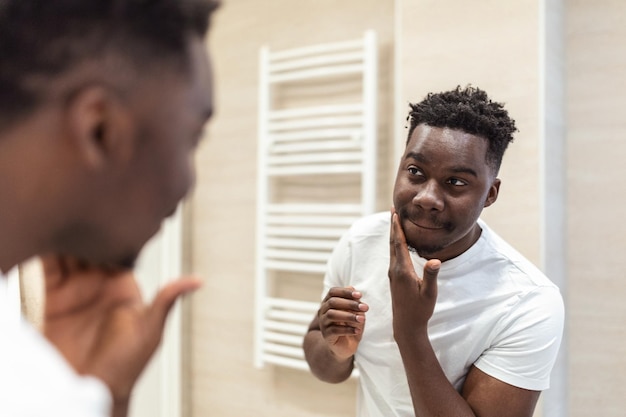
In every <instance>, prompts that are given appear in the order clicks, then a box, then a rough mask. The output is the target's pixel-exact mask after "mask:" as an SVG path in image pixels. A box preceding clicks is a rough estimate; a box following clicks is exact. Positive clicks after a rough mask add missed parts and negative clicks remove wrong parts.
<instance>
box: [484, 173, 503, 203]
mask: <svg viewBox="0 0 626 417" xmlns="http://www.w3.org/2000/svg"><path fill="white" fill-rule="evenodd" d="M499 192H500V178H494V180H493V182H492V183H491V187H489V192H488V193H487V198H486V199H485V205H484V207H489V206H490V205H492V204H493V203H495V202H496V200H497V199H498V193H499Z"/></svg>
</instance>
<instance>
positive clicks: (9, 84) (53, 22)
mask: <svg viewBox="0 0 626 417" xmlns="http://www.w3.org/2000/svg"><path fill="white" fill-rule="evenodd" d="M216 7H217V2H216V1H214V0H0V129H1V128H3V127H6V125H10V124H11V123H13V122H14V121H15V120H16V119H18V118H20V117H21V116H24V115H26V114H28V113H29V112H31V111H32V110H33V109H34V108H36V106H37V105H38V104H39V103H40V101H41V99H42V97H43V96H44V95H45V91H44V90H45V86H46V85H47V84H48V83H49V82H50V81H52V80H54V79H55V77H58V76H60V75H62V74H63V73H65V72H66V71H68V70H70V69H72V68H73V67H76V66H77V65H79V64H81V63H83V62H85V61H87V60H89V59H94V58H96V59H97V58H101V57H103V55H105V53H111V52H112V53H115V54H118V56H121V57H123V58H124V59H125V60H126V61H127V62H130V63H131V65H132V66H133V68H137V69H141V70H148V71H149V70H150V68H151V67H152V66H154V64H155V63H156V64H157V65H158V64H159V63H160V62H167V63H169V64H174V65H179V66H180V67H181V70H183V69H185V65H186V63H187V61H188V60H187V57H188V52H189V51H188V50H187V45H188V40H189V38H190V36H194V35H197V36H200V37H204V36H205V35H206V32H207V30H208V27H209V17H210V15H211V12H212V11H213V10H214V9H215V8H216ZM33 81H35V82H34V83H33ZM35 86H37V87H35Z"/></svg>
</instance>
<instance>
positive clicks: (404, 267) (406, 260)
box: [389, 208, 413, 278]
mask: <svg viewBox="0 0 626 417" xmlns="http://www.w3.org/2000/svg"><path fill="white" fill-rule="evenodd" d="M389 251H390V253H389V272H390V273H389V277H390V278H394V277H395V276H396V275H397V273H398V272H407V273H408V274H409V275H412V271H413V262H412V261H411V256H410V255H409V247H408V246H407V243H406V237H405V235H404V231H403V230H402V225H401V224H400V217H399V216H398V213H396V210H395V208H392V209H391V230H390V232H389Z"/></svg>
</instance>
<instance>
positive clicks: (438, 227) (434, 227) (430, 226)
mask: <svg viewBox="0 0 626 417" xmlns="http://www.w3.org/2000/svg"><path fill="white" fill-rule="evenodd" d="M407 220H408V219H407ZM408 221H409V222H410V223H412V224H414V225H415V226H417V227H419V228H420V229H426V230H442V229H444V227H443V226H442V225H440V224H433V223H428V222H423V221H422V222H417V221H413V220H408Z"/></svg>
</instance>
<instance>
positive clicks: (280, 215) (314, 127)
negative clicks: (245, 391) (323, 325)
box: [255, 31, 378, 369]
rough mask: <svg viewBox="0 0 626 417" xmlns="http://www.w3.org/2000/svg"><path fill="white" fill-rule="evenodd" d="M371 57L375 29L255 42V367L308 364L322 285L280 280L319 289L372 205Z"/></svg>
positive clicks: (374, 68)
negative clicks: (351, 36) (314, 40)
mask: <svg viewBox="0 0 626 417" xmlns="http://www.w3.org/2000/svg"><path fill="white" fill-rule="evenodd" d="M377 59H378V58H377V46H376V36H375V34H374V33H373V32H372V31H368V32H366V33H365V34H364V36H363V37H362V38H360V39H356V40H351V41H346V42H335V43H327V44H322V45H316V46H309V47H303V48H297V49H290V50H283V51H273V50H270V49H269V48H268V47H263V48H262V49H261V51H260V78H259V84H260V85H259V138H258V146H259V148H258V173H257V175H258V189H257V193H258V196H257V246H256V249H257V257H256V262H257V264H256V307H255V308H256V318H255V321H256V322H255V365H256V366H257V367H263V366H264V365H265V364H268V363H270V364H275V365H281V366H287V367H291V368H298V369H307V365H306V362H305V361H304V355H303V352H302V348H301V345H302V338H303V336H304V334H305V332H306V329H307V327H308V324H309V322H310V320H311V319H312V317H313V315H314V314H315V312H316V311H317V308H318V307H319V293H317V294H318V298H314V297H309V299H306V298H303V297H302V296H301V295H300V294H299V293H297V292H296V294H293V293H289V292H288V291H281V285H282V286H285V284H284V283H285V281H289V279H292V278H294V277H296V276H297V277H300V278H302V277H304V278H303V279H304V280H314V281H315V283H316V284H319V288H320V289H321V282H322V280H323V277H324V272H325V268H326V261H327V259H328V257H329V255H330V253H331V251H332V249H333V247H334V245H335V243H336V242H337V240H338V239H339V238H340V237H341V235H342V234H343V233H344V232H345V231H346V230H347V228H348V227H349V226H350V224H351V223H352V222H353V221H354V220H356V219H357V218H359V217H361V216H363V215H366V214H369V213H372V212H374V210H375V195H376V185H375V184H376V113H377ZM341 187H347V188H348V189H349V190H350V191H349V192H345V193H344V192H342V191H337V190H336V189H339V190H341V189H342V188H341ZM294 279H295V278H294ZM281 283H282V284H281ZM287 286H288V285H287Z"/></svg>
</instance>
